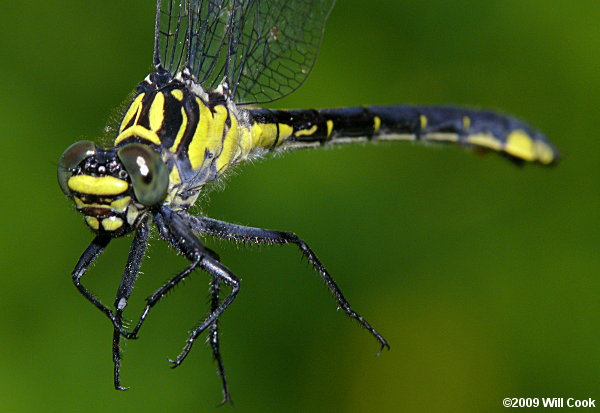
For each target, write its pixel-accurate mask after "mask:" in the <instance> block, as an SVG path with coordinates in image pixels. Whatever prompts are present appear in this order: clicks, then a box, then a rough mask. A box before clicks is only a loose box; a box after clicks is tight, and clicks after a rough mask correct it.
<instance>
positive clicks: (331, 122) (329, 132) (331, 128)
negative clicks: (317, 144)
mask: <svg viewBox="0 0 600 413" xmlns="http://www.w3.org/2000/svg"><path fill="white" fill-rule="evenodd" d="M331 132H333V121H332V120H331V119H329V120H328V121H327V137H328V138H329V137H330V136H331Z"/></svg>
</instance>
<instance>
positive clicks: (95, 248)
mask: <svg viewBox="0 0 600 413" xmlns="http://www.w3.org/2000/svg"><path fill="white" fill-rule="evenodd" d="M110 240H111V237H110V236H108V235H97V236H96V237H95V238H94V240H93V241H92V243H91V244H90V245H89V246H88V247H87V248H86V249H85V251H84V252H83V254H81V257H80V258H79V261H78V262H77V265H75V268H74V269H73V272H72V278H73V284H75V287H77V289H78V290H79V292H80V293H81V295H83V296H84V297H85V298H86V299H87V300H88V301H89V302H90V303H92V304H94V306H96V308H98V309H99V310H100V311H102V312H103V313H104V314H105V315H106V316H107V317H108V318H109V319H110V320H111V321H112V322H113V323H114V322H115V316H114V314H113V312H112V311H111V310H110V309H108V308H107V307H106V306H105V305H104V304H102V302H100V300H99V299H97V298H96V296H94V294H92V293H91V292H90V291H89V290H88V289H87V288H86V287H85V286H84V285H83V284H82V283H81V279H82V278H83V276H84V275H85V273H86V272H87V270H88V268H89V267H90V266H91V265H92V264H93V263H94V261H96V258H98V256H99V255H100V254H101V253H102V251H104V249H105V248H106V246H107V245H108V243H109V242H110Z"/></svg>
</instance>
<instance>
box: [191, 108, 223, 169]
mask: <svg viewBox="0 0 600 413" xmlns="http://www.w3.org/2000/svg"><path fill="white" fill-rule="evenodd" d="M196 101H197V102H198V106H199V107H200V119H199V121H198V124H197V125H196V131H195V132H194V136H193V137H192V141H191V142H190V145H189V148H188V157H189V159H190V165H191V166H192V169H197V168H199V167H200V166H201V165H202V163H203V162H204V156H205V152H206V150H208V151H210V152H211V153H212V154H213V155H214V157H217V156H219V154H220V152H221V144H222V140H223V131H224V129H225V122H226V121H227V115H228V113H229V112H228V110H227V109H226V108H225V106H223V105H217V106H215V108H214V110H215V113H214V115H213V113H211V111H210V109H208V108H207V107H206V105H205V104H204V102H202V101H201V100H200V99H198V98H196Z"/></svg>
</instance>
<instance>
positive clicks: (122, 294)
mask: <svg viewBox="0 0 600 413" xmlns="http://www.w3.org/2000/svg"><path fill="white" fill-rule="evenodd" d="M149 235H150V229H149V226H148V218H145V219H143V220H142V222H141V223H140V225H139V226H138V228H137V231H136V233H135V237H134V238H133V242H132V243H131V248H130V249H129V257H128V258H127V265H126V266H125V271H124V273H123V277H122V278H121V283H120V284H119V288H118V289H117V295H116V298H115V308H116V311H115V315H114V317H113V325H114V330H113V342H112V353H113V363H114V385H115V389H117V390H127V387H123V386H121V379H120V369H121V335H125V336H126V337H127V335H128V333H127V332H125V331H124V330H123V311H124V310H125V307H127V304H128V300H129V296H130V295H131V292H132V290H133V286H134V285H135V282H136V280H137V276H138V274H139V271H140V266H141V265H142V259H143V258H144V253H145V252H146V246H147V245H148V236H149Z"/></svg>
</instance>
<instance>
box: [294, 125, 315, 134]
mask: <svg viewBox="0 0 600 413" xmlns="http://www.w3.org/2000/svg"><path fill="white" fill-rule="evenodd" d="M317 128H318V127H317V125H312V127H311V128H310V129H302V130H299V131H298V132H296V136H310V135H312V134H314V133H315V132H316V131H317Z"/></svg>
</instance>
